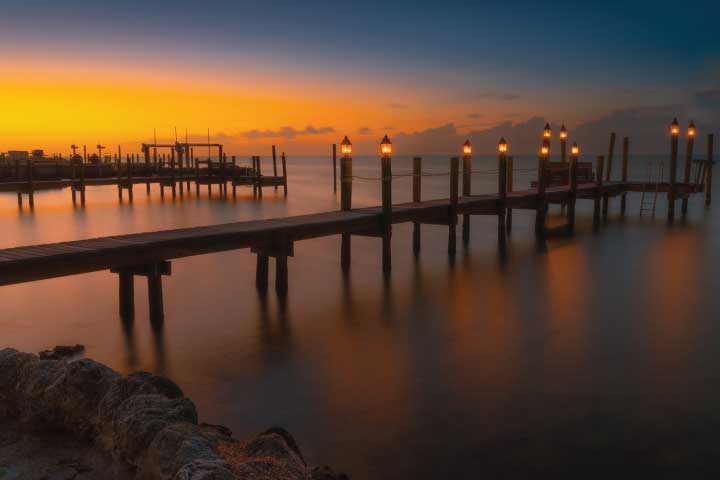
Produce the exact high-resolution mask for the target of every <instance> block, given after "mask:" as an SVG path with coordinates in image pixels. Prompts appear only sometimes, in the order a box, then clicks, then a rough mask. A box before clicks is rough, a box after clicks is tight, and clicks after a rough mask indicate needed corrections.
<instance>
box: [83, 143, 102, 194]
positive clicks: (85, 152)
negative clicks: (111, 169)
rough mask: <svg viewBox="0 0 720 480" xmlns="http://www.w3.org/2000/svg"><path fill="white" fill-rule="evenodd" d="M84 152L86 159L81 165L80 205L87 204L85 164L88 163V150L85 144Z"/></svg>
mask: <svg viewBox="0 0 720 480" xmlns="http://www.w3.org/2000/svg"><path fill="white" fill-rule="evenodd" d="M83 153H84V157H86V160H85V162H84V163H82V164H81V165H80V205H85V164H86V163H87V151H85V146H83ZM98 168H99V164H98Z"/></svg>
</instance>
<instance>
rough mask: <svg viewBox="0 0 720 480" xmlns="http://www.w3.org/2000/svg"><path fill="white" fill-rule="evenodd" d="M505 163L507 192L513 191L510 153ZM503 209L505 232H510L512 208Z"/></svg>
mask: <svg viewBox="0 0 720 480" xmlns="http://www.w3.org/2000/svg"><path fill="white" fill-rule="evenodd" d="M506 164H507V173H506V175H505V176H506V178H507V187H506V189H507V191H508V192H512V191H513V157H512V155H510V156H508V157H507V160H506ZM505 210H506V212H505V228H506V230H507V233H510V232H512V219H513V212H512V208H506V209H505Z"/></svg>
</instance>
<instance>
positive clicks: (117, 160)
mask: <svg viewBox="0 0 720 480" xmlns="http://www.w3.org/2000/svg"><path fill="white" fill-rule="evenodd" d="M119 153H120V145H118V155H117V156H116V157H115V169H116V170H117V174H116V176H115V179H116V180H117V189H118V200H119V201H121V202H122V199H123V194H122V176H121V175H120V162H121V161H122V159H121V158H120V154H119ZM110 168H112V165H111V166H110Z"/></svg>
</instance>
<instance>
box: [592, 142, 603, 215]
mask: <svg viewBox="0 0 720 480" xmlns="http://www.w3.org/2000/svg"><path fill="white" fill-rule="evenodd" d="M604 163H605V157H603V156H602V155H599V156H598V157H597V163H596V165H595V193H594V195H593V228H594V229H597V228H598V227H599V226H600V196H601V192H602V190H603V164H604Z"/></svg>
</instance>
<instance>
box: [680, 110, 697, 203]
mask: <svg viewBox="0 0 720 480" xmlns="http://www.w3.org/2000/svg"><path fill="white" fill-rule="evenodd" d="M694 148H695V125H694V124H693V122H690V126H689V127H688V137H687V146H686V147H685V171H684V172H683V173H684V175H683V182H685V185H684V195H683V200H682V206H681V207H680V212H681V213H682V214H683V215H687V211H688V198H689V197H690V188H689V187H690V168H691V167H692V156H693V150H694Z"/></svg>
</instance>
